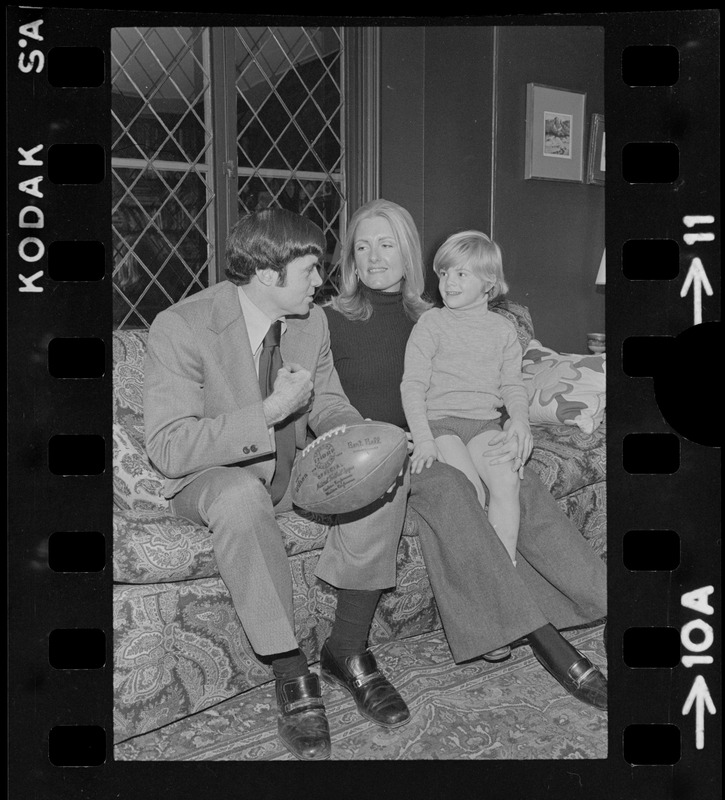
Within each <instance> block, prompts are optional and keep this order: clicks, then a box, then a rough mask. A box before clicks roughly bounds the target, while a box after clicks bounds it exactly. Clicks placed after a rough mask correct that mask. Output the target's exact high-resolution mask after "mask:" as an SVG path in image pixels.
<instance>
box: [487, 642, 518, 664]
mask: <svg viewBox="0 0 725 800" xmlns="http://www.w3.org/2000/svg"><path fill="white" fill-rule="evenodd" d="M481 658H482V659H483V660H484V661H490V662H491V663H492V664H495V663H496V662H498V661H508V659H509V658H511V647H510V645H505V646H504V647H499V648H497V649H496V650H491V652H490V653H484V654H483V655H482V656H481Z"/></svg>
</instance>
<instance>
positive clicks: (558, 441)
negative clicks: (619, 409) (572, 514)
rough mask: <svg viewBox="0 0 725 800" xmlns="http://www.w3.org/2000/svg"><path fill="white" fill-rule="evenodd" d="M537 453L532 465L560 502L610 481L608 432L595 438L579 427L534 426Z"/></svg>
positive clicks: (603, 430) (602, 431) (601, 430)
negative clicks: (583, 488) (585, 488)
mask: <svg viewBox="0 0 725 800" xmlns="http://www.w3.org/2000/svg"><path fill="white" fill-rule="evenodd" d="M531 432H532V434H533V437H534V450H533V452H532V453H531V458H530V459H529V461H528V465H529V466H530V467H531V468H532V469H533V470H534V471H535V472H536V473H537V474H538V476H539V478H540V479H541V481H542V483H543V484H544V485H545V486H546V488H547V489H548V490H549V491H550V492H551V493H552V494H553V495H554V497H555V498H557V499H559V498H560V497H564V496H565V495H568V494H570V493H571V492H575V491H577V490H579V489H581V488H582V487H584V486H590V485H591V484H595V483H598V482H601V481H604V480H605V479H606V472H607V461H606V428H605V426H604V425H601V426H600V427H599V428H597V430H595V431H594V433H592V434H587V433H584V432H583V431H582V430H580V429H579V428H578V427H577V426H576V425H574V426H571V425H532V426H531Z"/></svg>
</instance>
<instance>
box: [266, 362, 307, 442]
mask: <svg viewBox="0 0 725 800" xmlns="http://www.w3.org/2000/svg"><path fill="white" fill-rule="evenodd" d="M312 389H313V384H312V376H311V375H310V373H309V372H308V371H307V370H306V369H303V368H302V367H301V366H300V365H299V364H294V363H291V362H290V363H289V364H285V366H283V367H282V368H281V369H279V370H278V371H277V377H276V378H275V380H274V390H273V391H272V394H270V395H269V397H267V399H266V400H265V401H264V405H263V408H264V417H265V419H266V420H267V424H268V425H269V426H270V428H271V427H273V426H274V425H276V424H277V423H278V422H281V421H282V420H283V419H286V418H287V417H288V416H289V415H290V414H294V412H295V411H299V410H300V409H301V408H303V407H304V406H306V405H307V403H309V401H310V398H311V397H312Z"/></svg>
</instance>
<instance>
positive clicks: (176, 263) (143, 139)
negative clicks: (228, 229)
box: [111, 28, 214, 328]
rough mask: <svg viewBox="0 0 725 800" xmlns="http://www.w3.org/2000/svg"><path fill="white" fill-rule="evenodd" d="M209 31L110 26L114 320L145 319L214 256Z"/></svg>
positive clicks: (206, 276) (141, 323)
mask: <svg viewBox="0 0 725 800" xmlns="http://www.w3.org/2000/svg"><path fill="white" fill-rule="evenodd" d="M208 53H209V35H208V29H202V28H117V29H115V30H114V31H113V32H112V41H111V58H112V65H113V66H112V84H113V92H112V104H111V111H112V120H113V134H112V165H113V251H114V269H113V281H114V297H113V301H114V302H113V307H114V324H115V326H116V327H119V328H121V327H147V326H148V325H150V324H151V322H152V321H153V318H154V317H155V316H156V314H157V313H158V312H159V311H161V310H162V309H163V308H166V307H168V306H169V305H171V304H172V303H174V302H176V301H177V300H180V299H181V298H182V297H186V296H187V295H189V294H191V293H193V292H195V291H198V290H199V289H202V288H204V287H205V286H208V285H209V283H210V273H211V267H212V265H213V261H214V246H213V241H212V235H213V230H214V225H213V214H214V206H213V199H214V191H213V186H212V185H211V174H212V173H211V170H210V164H211V147H212V130H211V123H210V120H211V106H210V97H211V81H210V67H209V57H208Z"/></svg>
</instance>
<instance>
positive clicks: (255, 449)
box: [249, 444, 257, 453]
mask: <svg viewBox="0 0 725 800" xmlns="http://www.w3.org/2000/svg"><path fill="white" fill-rule="evenodd" d="M249 449H250V450H251V451H252V452H253V453H256V452H257V445H256V444H253V445H252V446H251V447H250V448H249Z"/></svg>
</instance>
